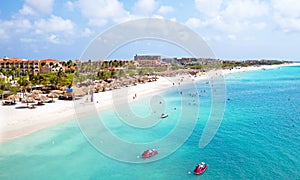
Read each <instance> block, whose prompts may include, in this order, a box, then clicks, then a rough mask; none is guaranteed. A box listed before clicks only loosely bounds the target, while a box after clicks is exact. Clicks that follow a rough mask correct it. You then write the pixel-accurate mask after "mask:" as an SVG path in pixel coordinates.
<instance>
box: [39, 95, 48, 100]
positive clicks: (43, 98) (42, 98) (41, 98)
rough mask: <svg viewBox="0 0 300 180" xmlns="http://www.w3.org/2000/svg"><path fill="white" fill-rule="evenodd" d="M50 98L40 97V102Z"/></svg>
mask: <svg viewBox="0 0 300 180" xmlns="http://www.w3.org/2000/svg"><path fill="white" fill-rule="evenodd" d="M48 99H49V98H48V97H46V96H40V100H41V101H47V100H48Z"/></svg>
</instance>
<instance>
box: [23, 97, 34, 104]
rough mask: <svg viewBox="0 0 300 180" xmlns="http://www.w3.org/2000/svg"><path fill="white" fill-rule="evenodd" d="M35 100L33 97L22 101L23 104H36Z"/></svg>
mask: <svg viewBox="0 0 300 180" xmlns="http://www.w3.org/2000/svg"><path fill="white" fill-rule="evenodd" d="M34 102H35V100H34V99H33V97H26V98H24V99H22V103H34Z"/></svg>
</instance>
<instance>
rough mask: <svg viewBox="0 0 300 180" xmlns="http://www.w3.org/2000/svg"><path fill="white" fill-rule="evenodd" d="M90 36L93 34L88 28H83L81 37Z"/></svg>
mask: <svg viewBox="0 0 300 180" xmlns="http://www.w3.org/2000/svg"><path fill="white" fill-rule="evenodd" d="M92 34H93V32H92V31H91V30H90V29H89V28H85V29H84V31H83V32H82V36H83V37H89V36H90V35H92Z"/></svg>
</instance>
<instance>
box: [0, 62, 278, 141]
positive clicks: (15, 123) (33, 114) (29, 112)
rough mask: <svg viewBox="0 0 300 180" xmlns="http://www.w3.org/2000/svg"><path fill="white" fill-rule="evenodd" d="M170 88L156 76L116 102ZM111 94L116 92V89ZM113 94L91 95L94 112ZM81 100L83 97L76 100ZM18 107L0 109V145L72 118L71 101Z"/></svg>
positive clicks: (109, 102) (107, 103) (108, 105)
mask: <svg viewBox="0 0 300 180" xmlns="http://www.w3.org/2000/svg"><path fill="white" fill-rule="evenodd" d="M279 66H283V65H278V66H277V65H273V66H260V67H246V68H240V69H232V70H222V73H223V75H224V76H226V75H227V74H231V73H237V72H245V71H254V70H262V69H263V68H264V69H269V68H277V67H279ZM180 77H181V76H180ZM186 77H188V76H186ZM206 78H207V77H206V75H201V76H198V77H196V78H194V79H193V80H195V81H198V80H205V79H206ZM173 79H176V78H173ZM126 88H127V89H126ZM170 88H176V84H173V82H172V81H170V79H168V78H165V77H159V79H158V80H157V81H154V82H147V83H144V84H137V85H136V86H130V87H124V88H122V89H121V90H122V91H126V90H128V91H127V92H128V94H127V97H122V98H123V100H120V101H124V98H125V100H127V101H128V102H131V101H133V100H135V99H139V98H143V97H147V96H153V95H157V94H159V93H161V92H164V91H166V90H168V89H170ZM113 91H118V89H117V90H113ZM113 91H107V92H99V93H95V94H94V102H93V103H94V104H95V106H96V108H97V110H99V111H101V110H104V109H107V108H111V107H112V106H113V99H112V98H113ZM114 98H115V97H114ZM84 100H85V97H83V98H82V99H81V100H79V101H84ZM116 101H117V102H118V100H116ZM116 101H115V102H116ZM20 106H26V104H24V103H21V102H18V103H17V104H16V105H15V106H0V117H1V119H0V132H1V133H0V142H5V141H9V140H12V139H15V138H18V137H21V136H25V135H28V134H31V133H33V132H36V131H39V130H41V129H44V128H47V127H49V126H52V125H55V124H58V123H62V122H65V121H68V120H72V119H76V113H75V109H74V102H73V101H64V100H57V99H55V103H45V105H43V106H37V107H36V108H35V109H28V108H20V109H18V108H16V107H20Z"/></svg>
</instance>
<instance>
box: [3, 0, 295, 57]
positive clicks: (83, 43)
mask: <svg viewBox="0 0 300 180" xmlns="http://www.w3.org/2000/svg"><path fill="white" fill-rule="evenodd" d="M140 18H160V19H166V20H171V21H173V22H176V23H179V24H182V25H185V26H186V27H187V28H190V29H192V30H193V31H195V32H196V33H197V34H198V35H199V36H200V37H202V38H203V39H204V40H205V42H206V43H207V45H208V46H209V47H210V48H211V49H212V51H213V52H214V55H215V57H216V58H218V59H236V60H247V59H278V60H300V53H299V42H300V2H299V1H298V0H186V1H177V0H126V1H125V0H73V1H72V0H13V1H5V0H1V6H0V27H1V28H0V57H4V56H8V57H19V58H25V59H46V58H52V59H59V60H69V59H73V60H75V59H80V57H81V55H82V54H83V52H84V51H85V50H86V49H87V48H88V47H89V44H90V43H91V42H92V41H93V40H94V39H95V38H96V37H97V36H99V35H101V33H103V32H105V31H107V30H109V29H110V28H112V27H114V26H116V25H118V24H120V23H124V22H127V21H130V20H136V19H140ZM163 43H165V42H163ZM143 44H147V45H148V46H144V45H143ZM126 46H127V47H126ZM159 46H160V45H159V42H157V41H152V42H151V41H150V40H148V42H147V40H141V41H140V42H132V43H131V44H130V43H129V44H128V45H125V46H124V45H123V46H122V47H121V48H119V49H117V50H116V52H114V53H113V54H112V55H111V58H115V59H132V58H133V56H134V55H135V54H162V55H164V56H171V57H175V56H176V57H186V56H190V55H189V54H188V53H187V52H185V51H184V50H182V49H181V50H180V48H178V47H174V45H165V46H164V49H163V51H162V48H158V47H159ZM145 47H147V48H145ZM100 50H101V47H99V51H100Z"/></svg>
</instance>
